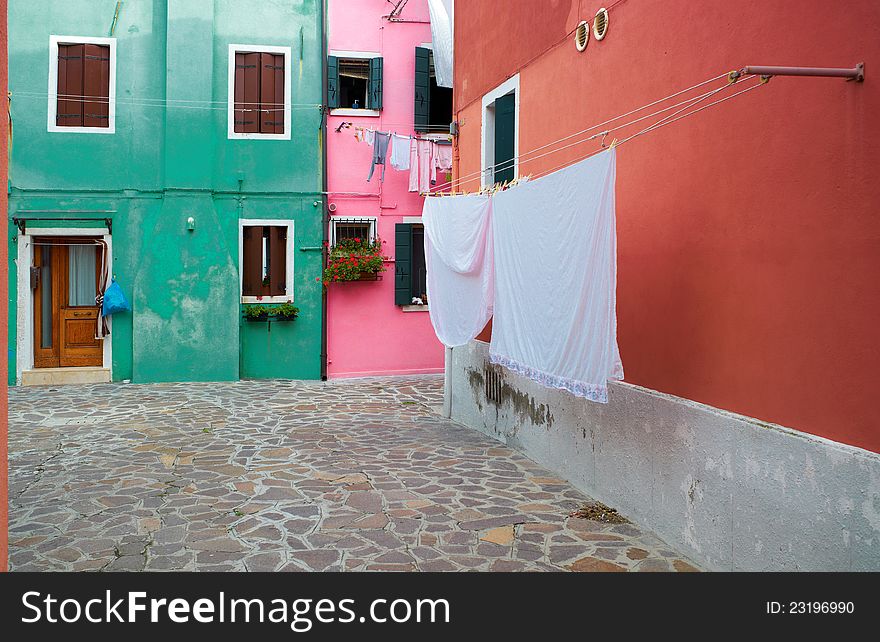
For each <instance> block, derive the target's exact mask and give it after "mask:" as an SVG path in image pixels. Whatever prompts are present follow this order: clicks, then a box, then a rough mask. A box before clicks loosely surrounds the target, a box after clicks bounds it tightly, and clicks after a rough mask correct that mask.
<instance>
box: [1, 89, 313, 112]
mask: <svg viewBox="0 0 880 642" xmlns="http://www.w3.org/2000/svg"><path fill="white" fill-rule="evenodd" d="M52 95H53V96H54V95H55V94H52ZM47 96H48V94H43V95H30V94H21V93H15V94H13V98H27V99H32V100H33V99H38V100H44V99H45V98H46V97H47ZM59 98H60V99H61V100H68V101H71V102H77V103H83V104H98V105H109V104H110V103H111V102H112V103H113V104H115V105H129V106H132V107H163V108H165V109H200V110H204V111H226V110H227V109H228V108H229V107H228V103H224V104H223V106H219V105H218V106H216V107H202V106H200V105H169V104H166V103H159V102H140V101H138V100H127V99H125V98H116V99H114V100H113V101H110V100H109V99H107V98H103V99H98V100H88V99H89V98H94V96H85V97H73V96H72V97H67V96H63V95H62V96H59ZM238 104H240V105H241V104H260V105H262V104H263V103H238ZM269 104H276V105H277V104H279V103H269ZM320 106H321V105H320V104H318V103H314V104H312V103H292V104H291V105H290V109H291V110H304V109H317V108H318V107H320ZM233 109H235V111H246V112H253V111H262V112H275V111H285V110H286V109H287V108H286V107H280V108H276V109H251V108H246V109H236V108H235V107H233Z"/></svg>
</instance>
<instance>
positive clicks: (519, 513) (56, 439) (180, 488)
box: [9, 377, 694, 571]
mask: <svg viewBox="0 0 880 642" xmlns="http://www.w3.org/2000/svg"><path fill="white" fill-rule="evenodd" d="M441 401H442V378H439V377H408V378H377V379H361V380H348V381H336V382H328V383H320V382H301V381H297V382H290V381H271V382H253V381H242V382H236V383H209V384H191V383H188V384H152V385H124V384H102V385H93V386H70V387H57V388H46V387H43V388H16V389H12V390H10V417H9V419H10V430H9V441H10V488H9V500H10V516H9V522H10V524H9V526H10V545H11V547H10V567H11V569H12V570H18V571H25V570H31V571H42V570H47V571H48V570H58V571H61V570H77V571H85V570H89V571H98V570H102V571H139V570H144V569H145V570H157V571H158V570H198V571H227V570H249V571H273V570H274V571H278V570H280V571H300V570H307V571H360V570H389V571H413V570H422V571H459V570H497V571H559V570H578V571H618V570H637V571H667V570H679V571H684V570H694V567H693V566H692V565H691V564H690V563H689V562H688V561H687V560H685V559H684V558H682V557H680V556H679V555H678V554H677V553H675V552H674V551H672V550H671V549H670V548H669V547H668V546H666V545H665V544H664V543H663V542H662V541H661V540H659V539H658V538H657V537H656V536H654V535H652V534H651V533H648V532H646V531H645V530H643V529H641V528H639V527H638V526H635V525H631V524H622V525H606V524H601V523H598V522H594V521H589V520H584V519H578V518H574V517H569V513H571V512H572V511H573V510H574V509H576V508H578V507H579V506H581V505H582V504H583V503H584V502H586V501H588V498H587V497H585V496H584V495H583V494H581V493H580V492H578V491H577V490H575V489H574V488H573V487H571V486H570V485H569V484H567V483H566V482H564V481H562V480H560V479H557V478H555V477H554V476H553V475H552V474H550V473H549V472H547V471H546V470H544V469H542V468H541V467H540V466H538V465H537V464H535V463H533V462H532V461H530V460H529V459H527V458H525V457H524V456H522V455H520V454H518V453H517V452H515V451H513V450H511V449H509V448H506V447H504V446H502V445H500V444H498V443H496V442H494V441H492V440H490V439H488V438H487V437H485V436H483V435H481V434H480V433H478V432H476V431H473V430H471V429H468V428H465V427H463V426H460V425H458V424H455V423H453V422H450V421H448V420H446V419H443V418H442V417H440V416H438V415H437V414H436V412H435V411H436V409H437V408H438V407H439V405H440V404H441Z"/></svg>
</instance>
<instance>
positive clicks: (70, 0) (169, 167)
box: [9, 0, 323, 383]
mask: <svg viewBox="0 0 880 642" xmlns="http://www.w3.org/2000/svg"><path fill="white" fill-rule="evenodd" d="M321 5H322V3H321V0H168V2H165V1H161V0H153V1H151V0H138V1H137V2H125V3H123V4H122V6H121V10H120V15H119V21H118V24H117V25H116V28H115V33H114V37H115V38H116V39H117V43H116V59H117V63H116V64H117V68H116V83H117V85H116V86H117V90H116V100H117V105H116V133H115V134H93V133H87V134H79V133H55V132H47V126H46V121H47V96H46V94H47V83H48V70H49V37H50V35H52V34H55V35H68V36H104V37H106V36H108V35H109V33H108V32H109V28H110V25H111V22H112V19H113V14H114V11H115V9H116V2H115V0H64V1H62V0H11V2H10V3H9V24H10V29H9V32H10V40H9V68H10V79H9V84H10V90H11V92H12V114H13V122H14V139H13V152H12V165H11V171H10V175H11V178H10V203H9V210H10V211H9V216H10V218H11V217H13V216H16V215H18V216H25V214H21V213H20V212H22V211H24V210H60V211H66V212H70V211H73V210H85V211H92V212H97V211H103V210H113V213H112V214H109V215H108V216H110V217H111V218H112V221H113V232H112V237H113V238H112V243H113V249H112V253H113V272H114V274H115V276H116V278H117V280H118V282H119V283H120V285H121V286H122V288H123V290H124V291H125V292H126V294H127V295H128V297H129V299H130V300H131V302H132V306H133V311H132V313H130V314H122V315H117V316H116V317H115V318H114V319H113V343H112V346H113V379H114V380H117V381H118V380H123V379H131V380H132V381H134V382H148V381H199V380H228V379H237V378H239V377H242V378H247V377H273V378H274V377H280V378H317V377H318V376H319V375H320V340H321V286H320V284H319V283H317V282H316V280H315V279H316V277H318V276H319V274H320V270H321V254H320V252H312V251H308V250H305V251H300V250H299V248H301V247H302V248H307V247H314V246H319V245H320V244H321V239H322V226H321V216H322V209H323V206H322V205H321V201H322V200H323V199H322V197H321V194H320V193H321V185H322V180H321V159H322V152H323V150H322V149H321V138H320V126H321V112H320V109H319V107H318V105H319V104H320V103H321V98H322V97H321V73H322V72H321V62H322V57H323V54H322V51H321V33H320V14H319V11H320V10H321ZM230 44H253V45H283V46H288V47H290V48H291V58H292V60H291V63H292V64H291V102H292V104H293V107H292V126H291V134H292V135H291V139H290V140H229V139H228V137H227V106H226V101H227V88H228V69H227V65H228V46H229V45H230ZM166 101H167V107H166ZM316 202H318V203H319V204H318V205H317V206H316V205H315V203H316ZM35 216H36V215H35ZM39 216H53V217H55V216H57V217H58V218H59V219H62V218H65V215H64V214H39ZM69 216H95V217H96V218H103V216H104V215H103V214H70V215H69ZM189 217H193V218H194V219H195V230H194V231H188V230H187V225H186V222H187V219H188V218H189ZM242 218H243V219H248V218H259V219H290V220H293V221H294V233H295V237H294V246H295V248H296V250H295V256H294V263H295V272H294V274H295V285H294V291H293V297H292V298H293V300H294V303H295V305H297V306H298V307H299V308H300V310H301V313H300V317H299V318H298V319H296V320H295V321H293V322H291V323H287V324H283V326H282V324H272V326H271V328H269V327H267V326H266V324H254V323H250V322H246V321H243V320H242V319H241V306H240V304H239V301H240V292H239V274H238V255H239V249H238V248H239V239H238V235H239V219H242ZM35 225H36V223H34V224H29V229H30V230H32V229H34V227H35ZM77 225H82V224H80V223H74V222H72V221H71V222H68V223H66V224H61V223H59V224H58V226H59V227H62V226H63V227H75V226H77ZM17 232H18V230H17V228H16V227H15V226H14V225H11V224H10V239H9V248H10V313H9V318H10V333H9V335H10V338H9V341H10V343H9V349H10V368H9V380H10V383H14V382H15V378H16V377H15V373H16V368H15V363H16V336H17V333H16V331H17V328H16V308H17V294H16V293H17V285H16V273H17V269H16V268H17V266H16V265H15V260H14V259H15V257H16V255H17V243H16V234H17Z"/></svg>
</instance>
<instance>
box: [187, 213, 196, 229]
mask: <svg viewBox="0 0 880 642" xmlns="http://www.w3.org/2000/svg"><path fill="white" fill-rule="evenodd" d="M186 229H187V230H189V231H190V232H194V231H195V229H196V219H194V218H193V217H192V216H190V217H189V218H188V219H186Z"/></svg>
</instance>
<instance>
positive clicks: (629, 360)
mask: <svg viewBox="0 0 880 642" xmlns="http://www.w3.org/2000/svg"><path fill="white" fill-rule="evenodd" d="M459 4H466V6H467V8H466V10H465V11H456V13H455V19H456V25H455V36H456V47H455V56H456V60H455V104H456V107H455V108H456V112H457V120H458V121H459V123H460V132H461V133H460V136H459V140H458V143H459V153H460V174H461V175H466V174H469V173H471V172H473V171H474V170H477V169H478V168H479V165H480V137H481V131H480V130H481V124H480V123H481V113H480V112H481V104H480V99H481V97H482V96H483V95H484V94H485V93H487V92H488V91H490V90H492V89H493V88H494V87H496V86H498V85H499V84H500V83H502V82H504V81H505V80H506V79H507V78H508V77H510V76H511V75H513V74H516V73H517V72H519V74H520V87H521V119H520V120H521V122H520V130H519V134H520V152H527V151H529V150H533V149H535V148H538V147H540V146H542V145H546V144H547V143H550V142H551V141H555V140H558V139H559V138H561V137H563V136H568V135H570V134H572V133H574V132H578V131H581V130H583V129H585V128H587V127H590V126H591V125H594V124H597V123H601V122H603V121H605V120H607V119H608V118H612V117H614V116H617V115H619V114H623V113H625V112H628V111H630V110H632V109H634V108H637V107H639V106H642V105H645V104H646V103H649V102H651V101H653V100H655V99H657V98H660V97H662V96H667V95H669V94H671V93H673V92H675V91H677V90H679V89H683V88H685V87H689V86H691V85H693V84H695V83H698V82H700V81H702V80H705V79H708V78H712V77H714V76H716V75H719V74H722V73H724V72H726V71H728V70H731V69H739V68H742V67H744V66H745V65H764V64H766V65H801V66H827V67H852V66H854V65H855V64H856V63H858V62H865V64H866V68H867V70H868V72H867V74H868V75H867V80H866V82H864V83H853V82H845V81H843V80H840V79H830V78H824V79H823V78H783V77H777V78H774V79H773V80H772V81H771V82H770V83H769V84H768V85H767V86H766V87H762V88H761V89H758V90H755V91H752V92H750V93H748V94H745V95H743V96H740V97H737V98H735V99H733V100H729V101H727V102H725V103H722V104H719V105H716V106H713V107H711V108H709V109H707V110H705V111H703V112H701V113H699V114H697V115H695V116H693V117H690V118H686V119H684V120H681V121H679V122H676V123H674V124H672V125H670V126H668V127H663V128H662V129H659V130H657V131H655V132H652V133H650V134H647V135H645V136H641V137H639V138H637V139H634V140H633V141H632V142H630V143H626V144H625V145H623V146H622V147H621V148H620V149H619V151H618V168H617V229H618V265H619V270H618V278H619V281H618V285H619V289H618V297H617V301H618V322H619V325H618V327H619V336H620V351H621V355H622V358H623V363H624V368H625V371H626V377H627V381H629V382H631V383H635V384H638V385H642V386H645V387H647V388H651V389H654V390H660V391H663V392H667V393H670V394H674V395H677V396H679V397H683V398H687V399H693V400H696V401H700V402H703V403H706V404H710V405H712V406H715V407H718V408H724V409H727V410H731V411H734V412H738V413H742V414H745V415H748V416H751V417H759V418H760V419H762V420H765V421H772V422H776V423H780V424H783V425H787V426H794V427H795V428H797V429H799V430H803V431H806V432H810V433H812V434H816V435H820V436H823V437H827V438H829V439H834V440H835V441H841V442H844V443H848V444H851V445H855V446H859V447H862V448H867V449H869V450H872V451H874V452H880V430H878V429H877V425H878V424H877V409H876V400H877V397H878V394H880V378H878V376H877V364H878V363H880V342H878V341H877V319H878V318H880V289H878V288H877V287H876V275H877V274H878V273H880V243H878V239H880V219H878V217H877V203H878V202H880V182H878V181H877V180H875V173H876V167H877V166H878V165H880V123H878V121H877V119H876V117H875V114H877V113H880V80H878V78H877V77H876V76H872V75H871V69H877V68H878V67H880V39H878V38H877V33H878V30H880V3H878V2H877V1H876V0H853V1H852V2H847V3H845V6H844V5H841V7H840V10H835V11H834V12H833V17H829V13H828V10H829V5H828V3H827V2H822V1H820V0H738V1H737V2H735V3H732V2H729V1H728V0H702V1H700V2H693V1H692V0H639V1H638V2H622V3H614V4H613V6H612V7H611V10H610V22H609V29H608V33H607V35H606V37H605V39H604V40H602V41H596V40H595V39H594V38H592V37H591V38H590V41H589V44H588V46H587V49H586V51H584V52H583V53H579V52H578V51H577V50H576V48H575V44H574V40H573V37H569V36H567V34H569V33H570V32H572V30H573V29H574V28H575V27H576V25H577V24H578V21H579V20H582V19H587V20H590V19H591V18H592V16H593V15H594V14H595V12H596V10H597V9H598V8H599V7H600V6H601V3H600V2H582V1H578V0H554V1H553V2H534V1H533V0H505V2H504V3H503V5H504V10H503V11H500V10H499V4H500V3H499V2H497V0H471V1H469V2H467V3H459ZM579 10H580V13H579ZM696 93H698V92H695V95H696ZM721 96H723V94H722V95H721ZM721 96H719V97H721ZM672 102H675V101H672ZM660 107H661V106H657V107H656V108H655V109H659V108H660ZM651 111H653V109H652V110H646V111H644V112H641V113H640V114H636V115H633V116H632V117H631V118H628V119H626V120H630V119H632V118H636V117H637V116H640V115H643V114H649V113H651ZM670 113H672V112H666V113H664V114H660V115H658V116H656V117H654V118H651V119H648V120H646V121H642V122H641V123H638V124H636V125H633V126H631V127H629V128H628V129H625V130H620V131H619V132H617V133H615V134H613V135H614V136H617V137H618V138H619V139H622V138H623V137H625V136H628V135H630V134H633V133H635V132H636V131H639V130H640V129H642V128H643V127H646V126H647V125H648V124H650V123H653V122H655V121H656V120H659V119H660V118H661V117H662V116H665V115H669V114H670ZM626 120H624V121H618V123H620V122H626ZM593 131H598V130H593ZM590 133H592V132H590ZM587 135H589V134H587ZM583 138H586V136H582V137H575V138H573V139H569V140H568V141H566V144H570V143H573V142H575V141H578V140H581V139H583ZM598 148H599V140H598V139H596V140H593V141H591V142H584V143H581V144H577V145H574V146H573V147H570V148H569V149H567V150H564V151H560V152H558V153H553V154H550V155H544V152H547V151H549V150H544V152H542V153H541V157H538V155H535V157H534V160H527V161H524V162H523V164H522V165H521V173H523V174H528V173H537V172H541V171H544V170H548V169H550V168H553V167H556V166H558V165H561V164H563V163H565V162H567V161H570V160H572V159H574V158H578V157H581V156H583V155H586V154H587V153H589V152H590V151H594V150H596V149H598Z"/></svg>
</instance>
